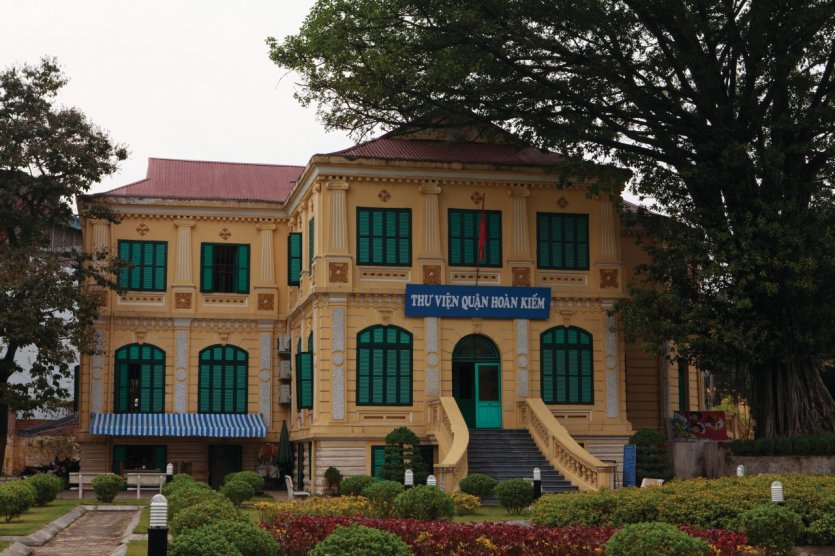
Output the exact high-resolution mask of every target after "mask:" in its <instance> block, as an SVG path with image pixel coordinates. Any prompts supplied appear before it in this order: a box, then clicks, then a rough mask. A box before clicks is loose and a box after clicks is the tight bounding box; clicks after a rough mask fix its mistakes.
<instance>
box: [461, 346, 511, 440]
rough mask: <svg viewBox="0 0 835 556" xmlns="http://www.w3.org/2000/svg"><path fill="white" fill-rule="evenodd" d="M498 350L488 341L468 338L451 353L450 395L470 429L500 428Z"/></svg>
mask: <svg viewBox="0 0 835 556" xmlns="http://www.w3.org/2000/svg"><path fill="white" fill-rule="evenodd" d="M499 359H500V358H499V350H498V348H496V344H494V343H493V342H492V341H491V340H490V339H489V338H487V337H486V336H482V335H480V334H471V335H469V336H465V337H463V338H461V340H459V341H458V343H457V344H456V345H455V349H454V350H453V352H452V395H453V396H454V397H455V401H456V402H457V403H458V408H459V409H460V410H461V414H462V415H463V417H464V421H466V422H467V426H468V427H470V428H478V429H500V428H502V394H501V365H500V364H499Z"/></svg>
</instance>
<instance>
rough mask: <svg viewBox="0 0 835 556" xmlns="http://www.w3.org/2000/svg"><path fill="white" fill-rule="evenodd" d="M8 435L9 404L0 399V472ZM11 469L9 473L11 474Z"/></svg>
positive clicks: (4, 458) (4, 457)
mask: <svg viewBox="0 0 835 556" xmlns="http://www.w3.org/2000/svg"><path fill="white" fill-rule="evenodd" d="M8 434H9V404H7V403H6V400H3V399H1V398H0V471H3V469H2V468H3V463H4V462H5V461H6V440H7V438H8ZM11 471H12V470H11V469H9V472H10V473H11Z"/></svg>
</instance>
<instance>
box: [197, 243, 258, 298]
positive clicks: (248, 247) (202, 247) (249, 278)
mask: <svg viewBox="0 0 835 556" xmlns="http://www.w3.org/2000/svg"><path fill="white" fill-rule="evenodd" d="M206 246H212V247H213V248H214V247H234V248H235V255H234V264H235V266H234V269H233V271H232V274H233V286H234V285H235V281H237V280H238V278H239V274H240V272H241V269H240V266H239V265H240V258H241V257H240V249H241V247H245V248H246V284H245V286H246V287H245V288H241V285H240V284H237V286H238V287H237V288H235V287H233V288H232V291H226V290H218V289H217V287H216V284H214V282H215V279H214V272H215V260H214V258H215V256H214V253H212V265H211V266H210V267H207V265H206ZM207 268H211V269H212V287H211V288H207V287H206V279H205V271H206V269H207ZM251 281H252V247H251V245H250V244H248V243H216V242H211V241H204V242H202V243H201V244H200V292H201V293H233V294H243V295H247V294H249V290H250V282H251Z"/></svg>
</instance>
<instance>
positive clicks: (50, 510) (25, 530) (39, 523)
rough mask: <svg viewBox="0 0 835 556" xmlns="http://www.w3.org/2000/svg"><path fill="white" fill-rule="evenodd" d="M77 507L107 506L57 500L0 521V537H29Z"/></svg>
mask: <svg viewBox="0 0 835 556" xmlns="http://www.w3.org/2000/svg"><path fill="white" fill-rule="evenodd" d="M149 502H150V500H136V499H116V500H115V501H114V502H113V503H112V504H109V505H125V506H134V505H147V504H148V503H149ZM78 505H85V506H92V505H103V506H104V505H108V504H101V503H100V502H96V500H95V499H93V498H83V499H81V500H79V499H77V498H73V499H67V498H59V499H57V500H53V501H52V502H50V503H49V504H47V505H46V506H39V507H38V506H33V507H31V508H29V511H27V512H26V513H25V514H23V515H22V516H20V517H19V518H17V519H13V520H12V521H11V522H9V523H5V522H2V521H0V535H16V536H21V535H29V534H31V533H34V532H35V531H37V530H38V529H40V528H41V527H43V526H44V525H46V524H47V523H50V522H52V521H55V520H56V519H58V518H59V517H61V516H62V515H64V514H65V513H67V512H68V511H70V510H72V509H73V508H75V507H76V506H78Z"/></svg>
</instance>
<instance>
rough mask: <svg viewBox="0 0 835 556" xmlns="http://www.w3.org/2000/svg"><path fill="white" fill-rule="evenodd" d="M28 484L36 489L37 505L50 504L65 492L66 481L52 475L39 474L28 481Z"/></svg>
mask: <svg viewBox="0 0 835 556" xmlns="http://www.w3.org/2000/svg"><path fill="white" fill-rule="evenodd" d="M26 484H28V485H29V486H31V487H33V488H34V489H35V505H36V506H43V505H46V504H49V503H50V502H52V501H53V500H55V499H56V498H57V497H58V493H59V492H61V491H62V490H64V479H62V478H61V477H59V476H58V475H53V474H52V473H38V474H37V475H32V476H31V477H29V478H27V479H26Z"/></svg>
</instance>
